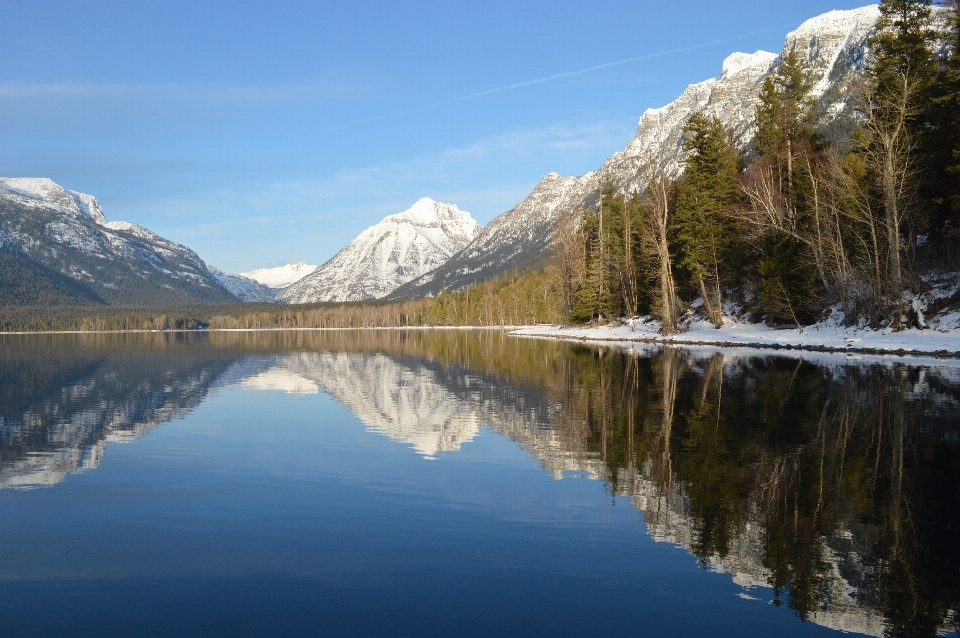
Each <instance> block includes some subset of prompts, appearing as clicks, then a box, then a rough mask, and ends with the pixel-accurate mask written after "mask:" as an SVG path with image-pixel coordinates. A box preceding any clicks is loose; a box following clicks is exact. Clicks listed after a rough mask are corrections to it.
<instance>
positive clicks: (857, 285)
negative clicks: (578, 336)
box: [554, 0, 960, 332]
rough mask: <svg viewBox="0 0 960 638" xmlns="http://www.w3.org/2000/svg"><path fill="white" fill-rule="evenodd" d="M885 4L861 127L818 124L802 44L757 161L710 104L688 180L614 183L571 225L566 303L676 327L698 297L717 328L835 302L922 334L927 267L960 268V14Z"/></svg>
mask: <svg viewBox="0 0 960 638" xmlns="http://www.w3.org/2000/svg"><path fill="white" fill-rule="evenodd" d="M880 11H881V19H880V23H879V24H878V27H879V28H880V30H879V31H878V33H877V35H875V36H874V37H872V38H871V40H870V46H871V48H872V55H871V57H870V59H869V60H868V62H867V65H866V69H865V72H864V74H863V77H862V80H861V81H860V82H859V83H858V84H857V85H856V86H855V91H854V92H853V94H852V95H850V98H849V99H850V101H851V102H852V104H853V106H854V107H855V108H854V112H855V117H853V118H851V119H850V122H849V127H848V128H849V133H848V134H846V135H836V127H834V130H833V131H832V132H831V133H832V135H831V137H830V139H827V137H826V136H824V135H823V134H822V132H821V131H818V130H817V128H816V127H815V126H814V123H815V122H816V121H817V115H818V114H817V111H816V103H815V101H814V100H812V99H811V98H810V94H811V89H812V82H811V79H810V72H809V69H807V68H806V66H805V59H804V57H803V56H802V55H800V53H799V52H798V51H796V50H793V51H787V52H785V53H784V54H783V57H782V60H781V64H779V65H778V67H777V70H776V72H775V74H773V75H771V76H768V77H767V78H766V79H765V81H764V83H763V86H762V90H761V94H760V101H759V103H758V105H757V107H756V109H755V113H754V115H755V121H756V127H757V133H756V137H755V139H754V142H753V145H752V148H751V149H750V152H749V153H748V154H747V155H746V156H741V155H739V154H738V153H737V151H736V150H735V148H734V146H733V144H732V141H731V136H730V132H729V131H727V130H725V129H724V127H723V124H722V123H721V122H720V120H719V119H718V118H716V117H710V116H706V115H704V114H702V113H699V112H698V113H694V114H693V116H691V117H690V118H689V120H688V121H687V124H686V127H685V133H686V135H685V137H684V141H683V145H684V150H685V151H687V153H688V154H687V159H686V161H685V162H684V167H683V168H684V172H683V174H682V175H681V176H680V177H679V178H677V179H669V178H667V177H666V176H663V175H661V176H659V177H656V178H655V179H653V180H652V182H651V183H650V184H649V186H648V187H647V188H646V190H645V191H644V192H634V193H629V194H627V195H626V196H624V194H623V193H617V192H616V191H615V188H614V185H613V184H612V183H610V182H606V183H604V184H603V185H602V187H601V190H602V197H601V198H600V204H599V205H598V207H597V208H596V209H595V210H585V211H583V212H582V214H581V215H580V216H579V218H577V219H575V220H572V221H569V222H567V223H561V224H560V227H559V228H558V229H557V231H556V232H557V234H556V236H555V242H554V245H555V247H556V248H557V256H556V258H557V264H558V266H557V267H558V270H559V273H560V287H561V290H562V295H561V296H562V300H563V313H564V314H566V315H568V316H569V317H570V318H571V319H573V320H578V321H587V320H591V319H603V318H606V317H615V316H622V315H632V314H635V313H646V312H651V313H653V314H654V315H655V316H656V317H657V318H658V319H660V320H661V322H662V324H663V330H664V332H671V331H675V330H677V329H678V326H679V323H680V320H681V317H682V316H683V313H684V312H685V310H686V309H687V308H689V307H690V306H691V304H693V303H694V302H696V303H697V305H698V307H699V309H700V311H701V312H703V313H704V314H705V315H706V316H708V317H709V318H710V319H711V320H712V321H713V322H714V323H715V324H716V325H718V326H719V325H720V324H721V323H722V316H723V314H724V312H725V309H726V310H728V311H729V310H730V309H731V308H734V307H735V308H737V309H739V310H740V311H741V312H743V313H744V314H749V316H751V317H752V318H754V319H756V320H761V319H762V320H766V321H768V322H772V323H795V324H809V323H812V322H814V321H816V320H818V319H819V318H821V317H822V316H823V315H824V313H825V312H833V313H842V315H838V316H840V317H842V321H844V322H846V323H857V322H860V323H864V324H866V325H871V326H873V327H888V326H889V327H892V328H894V329H897V328H902V327H908V326H911V325H914V326H917V327H923V317H922V311H920V310H919V309H918V308H917V306H916V303H915V299H916V296H917V295H918V294H919V293H920V292H921V291H922V289H923V288H924V286H925V285H927V284H926V282H925V276H927V275H930V274H931V273H936V272H944V271H956V270H957V267H958V265H960V261H958V246H960V186H958V185H960V52H958V45H960V12H958V8H957V3H956V2H952V3H951V5H950V6H949V7H947V8H946V9H944V10H940V11H938V12H936V13H935V12H934V10H933V8H932V7H931V3H930V1H929V0H886V1H884V2H883V3H881V5H880ZM701 303H702V306H700V304H701Z"/></svg>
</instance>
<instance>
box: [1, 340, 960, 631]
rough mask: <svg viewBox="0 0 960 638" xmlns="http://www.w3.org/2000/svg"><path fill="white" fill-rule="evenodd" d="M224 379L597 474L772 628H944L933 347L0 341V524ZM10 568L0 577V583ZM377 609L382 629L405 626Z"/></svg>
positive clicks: (956, 424) (944, 414)
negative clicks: (870, 352) (905, 350)
mask: <svg viewBox="0 0 960 638" xmlns="http://www.w3.org/2000/svg"><path fill="white" fill-rule="evenodd" d="M228 387H232V388H242V389H244V391H247V390H249V391H254V390H277V391H283V392H285V393H287V395H290V396H306V395H312V394H318V393H327V394H329V395H330V396H332V397H334V398H335V399H336V400H337V401H338V402H339V403H340V404H341V405H343V406H344V407H346V408H347V409H348V410H349V411H350V412H351V413H352V414H353V415H355V416H356V417H357V418H358V419H359V420H360V421H362V422H363V423H364V424H365V425H366V427H367V429H369V430H371V431H373V432H378V433H380V434H383V435H386V436H387V437H390V438H391V439H395V440H397V441H402V442H404V443H405V444H406V446H407V448H408V449H407V450H403V453H404V454H407V455H410V454H417V455H419V456H420V457H422V458H423V459H424V460H431V459H438V458H456V456H455V455H456V454H458V453H459V452H458V451H462V450H465V449H466V447H465V446H466V445H467V444H469V443H470V442H471V441H474V440H475V439H477V437H478V436H480V434H481V433H482V431H483V428H484V427H485V426H488V427H489V428H490V429H491V430H493V431H494V432H496V433H498V434H499V435H501V436H502V437H505V438H506V439H509V440H511V441H514V442H516V443H518V444H519V445H520V447H521V448H522V449H523V450H526V451H527V453H529V454H531V455H532V456H533V457H535V459H536V460H537V461H538V462H539V464H540V466H542V468H543V469H544V470H546V471H548V472H550V473H552V475H553V476H554V477H555V478H564V477H588V478H592V479H596V480H599V481H602V482H603V484H604V485H605V486H606V490H605V494H606V496H605V497H604V498H608V499H610V501H611V503H613V502H622V501H623V500H625V499H626V500H627V501H628V502H630V503H632V505H633V507H635V508H636V509H637V510H638V511H639V512H641V513H642V519H643V522H644V523H645V525H646V532H647V533H648V534H649V535H650V536H651V537H652V538H653V539H655V540H656V541H662V542H665V543H669V544H672V545H676V546H679V547H681V548H683V549H684V550H686V551H687V552H689V554H690V555H692V558H690V559H689V560H690V561H693V560H695V561H697V562H698V563H699V564H700V565H701V566H702V567H703V568H704V569H706V570H708V571H713V572H720V573H722V574H727V575H726V576H719V575H716V576H713V577H712V578H713V579H714V581H715V582H716V583H717V584H718V585H719V583H720V582H721V581H720V579H726V582H729V580H730V579H732V580H733V581H734V582H735V583H736V584H738V585H740V586H741V587H743V590H742V594H741V596H742V597H760V598H762V599H769V600H771V601H772V602H773V604H774V605H777V606H784V607H786V608H789V609H790V610H792V614H791V615H789V616H784V618H789V620H782V621H781V622H783V623H785V624H783V625H781V626H779V628H774V627H768V628H767V630H769V631H770V632H771V633H782V632H784V631H786V630H787V629H790V628H792V629H797V628H798V627H809V628H810V629H813V628H824V627H825V628H831V629H841V630H846V631H851V632H857V633H864V634H870V635H881V634H887V635H896V636H932V635H937V634H938V633H940V634H955V633H956V632H957V630H958V620H960V619H958V613H960V612H958V610H960V445H958V430H960V365H958V364H956V363H952V362H944V363H943V364H942V365H940V364H935V365H925V366H912V365H906V364H904V363H902V362H900V363H897V362H870V361H859V360H858V361H850V360H846V359H843V358H841V357H837V356H833V355H825V356H818V357H817V358H814V359H810V358H809V357H808V358H802V357H800V356H795V357H782V356H777V357H773V356H761V355H760V354H757V353H756V352H753V353H751V352H739V353H738V352H732V353H731V352H726V353H724V352H717V351H710V350H682V349H665V350H661V349H656V350H649V351H646V350H644V351H637V350H631V349H620V348H616V347H600V346H597V347H591V346H585V345H568V344H562V343H558V342H552V341H536V340H528V339H518V338H511V337H507V336H505V335H503V334H502V333H499V332H495V331H485V332H468V331H432V332H425V331H410V332H401V331H382V332H323V333H317V332H313V333H279V334H277V333H266V334H259V333H240V334H207V335H98V336H69V335H68V336H36V337H11V336H8V337H0V487H3V488H11V489H13V490H14V493H16V494H19V499H18V500H16V501H15V502H14V501H10V502H9V503H7V501H0V502H3V503H7V506H5V507H8V508H7V509H6V510H0V529H2V528H3V526H4V525H8V527H9V526H12V525H14V524H13V523H11V522H10V518H9V517H12V516H15V515H16V508H17V507H28V506H29V505H30V503H29V500H30V498H31V494H34V493H35V492H23V491H22V490H23V489H24V488H30V487H38V486H52V485H56V484H57V483H59V482H61V481H63V480H64V479H65V477H67V476H68V475H69V474H71V473H73V472H75V471H78V470H92V469H93V468H96V467H98V465H100V463H101V461H102V459H103V457H104V454H105V451H104V450H105V446H106V443H107V442H110V441H131V440H134V439H137V438H138V437H141V436H142V435H144V434H145V433H147V432H148V431H150V430H152V429H154V428H157V427H158V426H160V425H161V424H163V423H165V422H168V421H171V420H174V419H180V418H182V417H184V416H187V415H189V414H190V413H191V411H193V410H194V409H196V408H197V407H198V406H200V405H201V404H202V403H203V402H204V401H205V399H206V398H207V397H208V395H209V394H210V393H211V392H214V391H216V390H217V389H219V388H228ZM160 429H161V430H162V429H163V428H160ZM109 453H110V452H109V451H107V454H109ZM493 469H494V470H495V469H496V468H495V466H494V468H493ZM485 471H490V470H489V469H487V470H485ZM54 489H60V488H59V487H57V488H54ZM91 489H92V488H91ZM513 489H515V490H517V491H518V492H519V491H522V490H523V485H520V484H518V485H515V486H513ZM105 498H110V496H109V494H108V495H106V496H105ZM598 498H599V497H598ZM51 516H52V517H53V518H54V519H55V515H52V514H51ZM53 524H56V523H55V521H54V523H53ZM10 529H14V528H13V527H10ZM16 531H17V533H23V530H16ZM15 550H16V548H15V547H14V548H10V547H8V548H7V550H5V551H9V552H12V551H15ZM678 551H679V550H678ZM639 576H640V575H638V577H639ZM15 580H16V574H13V575H11V574H9V573H6V574H5V575H4V576H3V577H2V578H0V593H3V589H4V587H7V588H9V587H10V586H11V585H10V584H9V583H10V581H15ZM4 581H6V582H7V583H8V584H7V585H3V584H2V583H3V582H4ZM8 593H9V592H8ZM24 595H25V594H24ZM561 598H562V597H561ZM601 603H602V601H597V604H598V607H597V608H596V610H595V611H596V613H597V614H598V615H606V614H607V611H605V610H604V609H603V608H602V606H601ZM274 611H275V613H281V612H279V611H276V610H274ZM4 612H5V614H7V615H8V617H9V614H11V613H12V612H11V610H9V609H5V610H4ZM677 612H678V613H682V610H681V609H678V610H677ZM23 613H24V614H26V613H27V612H25V611H24V612H23ZM30 613H36V610H34V611H33V612H30ZM105 613H106V612H105ZM290 613H293V612H290ZM790 616H792V618H790ZM399 617H402V615H401V616H398V618H399ZM20 620H21V621H22V623H23V624H21V625H14V626H15V627H21V628H23V627H29V626H30V625H29V622H27V620H28V619H24V618H21V619H20ZM394 621H396V622H395V623H394V624H392V625H389V626H390V627H391V632H392V633H406V631H407V630H411V628H409V627H407V628H404V627H402V624H397V623H398V622H399V621H397V619H396V618H395V619H394ZM801 621H803V622H801ZM0 623H2V621H0ZM0 626H2V625H0ZM474 628H476V626H474ZM300 629H303V628H302V627H301V628H300ZM335 629H338V630H340V631H343V632H345V633H351V632H350V631H348V630H345V629H344V628H343V627H339V628H335ZM354 629H357V627H354ZM621 629H622V631H615V633H618V634H619V633H624V634H629V633H639V634H644V633H657V632H656V631H653V632H650V631H649V628H648V631H646V632H645V631H642V630H641V628H637V627H634V628H633V629H632V630H630V631H628V630H627V629H626V628H621ZM675 629H676V633H677V634H681V633H684V630H683V629H681V628H680V625H677V627H676V628H675ZM478 632H479V633H484V631H481V630H478ZM81 633H82V632H81ZM188 633H189V632H188ZM201 633H202V632H201ZM213 633H216V632H213ZM288 633H289V628H288ZM292 633H297V631H293V632H292ZM308 633H309V632H308ZM333 633H336V631H334V632H333ZM360 633H362V632H360ZM418 633H431V631H428V630H424V629H423V627H422V626H421V627H420V629H419V630H418ZM434 633H441V634H442V633H446V632H444V631H440V630H437V631H436V632H434ZM524 633H537V632H536V631H532V630H530V628H528V631H525V632H524ZM552 633H557V632H556V630H554V631H553V632H552ZM560 633H563V632H562V631H561V632H560ZM669 633H673V632H670V631H669V630H664V634H665V635H668V634H669ZM738 633H740V632H739V631H738V627H737V626H735V625H734V626H729V635H737V634H738Z"/></svg>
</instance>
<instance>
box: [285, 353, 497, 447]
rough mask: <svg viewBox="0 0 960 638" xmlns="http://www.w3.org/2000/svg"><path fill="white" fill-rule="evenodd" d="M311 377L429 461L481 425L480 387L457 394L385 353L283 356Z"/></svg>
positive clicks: (422, 369) (291, 368)
mask: <svg viewBox="0 0 960 638" xmlns="http://www.w3.org/2000/svg"><path fill="white" fill-rule="evenodd" d="M277 363H278V365H279V366H280V367H282V368H285V369H286V370H287V371H288V372H292V373H295V374H297V375H298V376H300V377H302V378H305V379H310V380H311V381H313V382H314V383H316V384H317V385H319V386H320V387H321V388H323V390H324V391H325V392H328V393H329V394H330V395H331V396H333V397H334V398H335V399H336V400H337V401H339V402H340V403H342V404H343V405H344V407H346V408H347V409H349V410H350V411H351V412H353V414H354V415H355V416H356V417H357V418H358V419H360V420H361V421H363V423H364V424H365V425H367V426H368V427H369V428H371V429H373V430H375V431H378V432H381V433H383V434H385V435H387V436H389V437H390V438H392V439H397V440H399V441H405V442H407V443H410V444H411V445H413V447H414V449H416V450H417V452H419V453H420V454H423V455H424V456H426V457H428V458H429V457H433V456H435V455H436V454H437V453H438V452H450V451H453V450H459V449H460V446H461V445H463V444H464V443H466V442H468V441H470V440H471V439H473V437H474V436H476V434H477V432H478V431H479V430H480V426H481V425H482V421H481V420H480V418H479V416H478V414H477V413H476V410H475V409H473V406H472V405H471V404H472V403H473V400H472V399H474V397H475V395H476V394H477V391H476V389H477V386H476V384H475V385H474V390H473V391H471V386H470V381H469V380H467V381H466V385H465V386H459V387H457V388H456V391H454V390H453V389H451V388H450V387H449V386H446V385H444V384H443V382H442V381H443V380H442V378H441V377H440V375H438V374H437V373H436V371H434V370H431V369H430V368H428V367H427V366H426V365H424V364H422V363H420V362H417V361H411V360H402V359H394V358H391V357H388V356H386V355H384V354H380V353H369V354H368V353H355V352H300V353H296V354H290V355H284V356H281V357H279V358H278V361H277Z"/></svg>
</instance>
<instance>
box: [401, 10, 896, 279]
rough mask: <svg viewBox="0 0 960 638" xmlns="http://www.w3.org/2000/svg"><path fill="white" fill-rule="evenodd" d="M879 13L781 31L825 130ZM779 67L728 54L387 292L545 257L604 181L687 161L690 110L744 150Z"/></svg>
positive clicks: (672, 173)
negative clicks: (590, 155)
mask: <svg viewBox="0 0 960 638" xmlns="http://www.w3.org/2000/svg"><path fill="white" fill-rule="evenodd" d="M879 15H880V13H879V9H878V8H877V6H876V5H871V6H867V7H863V8H860V9H853V10H849V11H831V12H829V13H825V14H823V15H821V16H817V17H815V18H811V19H810V20H807V21H806V22H804V23H803V24H801V25H800V26H799V27H798V28H797V29H796V30H794V31H792V32H791V33H789V34H788V35H787V37H786V41H785V43H784V50H788V49H791V48H793V47H796V48H798V49H799V50H800V51H801V52H802V53H804V54H805V57H806V59H807V64H808V66H809V68H810V70H811V71H812V73H813V79H814V81H815V83H816V84H815V87H814V93H815V95H816V97H817V98H818V99H819V101H820V109H821V111H822V112H823V114H824V116H823V118H822V119H821V122H820V126H821V128H822V129H824V130H825V131H828V130H829V129H830V127H831V126H837V125H841V126H842V122H843V119H844V118H843V117H842V116H845V115H849V114H850V113H851V107H850V105H849V104H848V99H849V93H850V89H851V87H852V85H853V81H854V78H855V76H856V75H857V74H858V73H859V71H860V70H861V69H862V66H863V62H864V56H865V51H866V44H867V38H868V37H869V36H870V35H872V34H873V33H874V32H875V29H876V22H877V18H878V17H879ZM778 64H779V56H778V55H776V54H773V53H768V52H766V51H757V52H756V53H734V54H732V55H730V56H728V57H727V58H726V60H724V62H723V66H722V69H721V75H720V77H718V78H712V79H709V80H705V81H703V82H699V83H696V84H691V85H690V86H689V87H687V89H686V90H685V91H684V92H683V94H681V95H680V97H679V98H677V99H676V100H675V101H674V102H671V103H670V104H668V105H666V106H664V107H661V108H657V109H647V111H646V112H644V114H643V115H642V116H641V118H640V121H639V123H638V125H637V132H636V135H635V136H634V138H633V139H632V140H631V141H630V142H629V143H628V144H627V146H626V148H625V149H624V150H623V151H619V152H617V153H614V154H613V155H611V156H610V157H609V158H608V159H607V161H606V162H605V163H604V165H603V166H602V167H601V168H600V169H599V170H595V171H590V172H588V173H586V174H584V175H581V176H573V177H561V176H560V175H557V174H556V173H550V174H549V175H547V176H546V177H544V178H543V180H542V181H541V182H540V183H539V184H538V185H537V186H536V188H535V189H534V190H533V192H532V193H531V194H530V195H529V196H527V198H526V199H524V200H523V201H522V202H520V203H519V204H517V206H516V207H514V208H513V209H512V210H509V211H507V212H506V213H504V214H502V215H500V216H499V217H497V218H496V219H494V220H493V221H492V222H490V223H489V224H488V225H487V227H486V228H484V229H483V231H482V232H481V233H480V234H479V235H478V236H477V238H476V239H475V240H474V241H473V242H472V243H471V244H470V245H469V246H467V248H465V249H464V250H463V252H461V253H460V254H458V255H455V256H454V257H453V258H452V259H450V260H449V261H448V262H446V263H445V264H443V266H441V267H440V268H438V269H437V270H435V271H432V272H429V273H427V274H425V275H423V276H422V277H419V278H418V279H416V280H413V281H410V282H409V283H407V284H405V285H404V286H402V287H400V288H398V289H397V290H396V291H394V292H393V293H392V294H391V295H390V297H391V298H416V297H422V296H426V295H435V294H437V293H439V292H440V290H441V289H442V288H446V289H448V290H459V289H461V288H464V287H466V286H469V285H470V284H472V283H474V282H475V281H482V280H484V279H487V278H489V277H492V276H494V275H496V274H498V273H501V272H504V271H506V270H508V269H510V268H511V267H513V266H516V265H519V264H523V263H530V262H531V260H536V259H537V258H540V257H543V256H545V255H546V253H547V251H548V250H549V247H550V233H551V232H552V229H553V228H554V226H555V224H556V220H557V219H559V216H560V215H564V214H566V215H570V214H575V213H576V212H577V211H579V210H580V209H582V208H583V207H595V206H596V202H597V192H598V187H599V182H600V179H601V178H611V179H613V180H614V182H615V183H616V184H617V187H618V190H619V191H620V192H633V191H643V190H644V189H645V188H646V186H647V184H648V183H649V181H650V179H651V178H652V177H653V176H655V175H657V174H661V173H662V174H665V175H666V176H668V177H676V176H677V175H679V174H680V173H681V171H682V164H683V160H684V159H685V158H684V155H683V150H682V148H681V141H682V137H683V126H684V124H685V123H686V121H687V120H688V119H689V117H690V115H692V114H693V113H694V112H695V111H703V112H704V113H705V114H706V115H716V116H717V117H718V118H720V120H721V121H722V122H723V123H724V125H725V126H726V127H727V129H728V130H730V131H731V133H732V135H733V139H734V142H735V144H736V146H737V148H738V149H739V150H740V151H741V152H743V153H746V152H748V151H749V150H750V144H751V141H752V139H753V136H754V132H755V125H754V121H753V113H754V106H755V105H756V103H757V100H758V96H759V90H760V86H761V84H762V83H763V80H764V78H765V77H766V76H767V75H768V74H769V73H771V72H772V71H774V70H775V69H776V67H777V65H778Z"/></svg>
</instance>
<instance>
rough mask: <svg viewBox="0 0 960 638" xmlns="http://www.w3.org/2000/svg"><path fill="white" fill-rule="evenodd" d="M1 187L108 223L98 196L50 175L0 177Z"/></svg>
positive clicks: (101, 223)
mask: <svg viewBox="0 0 960 638" xmlns="http://www.w3.org/2000/svg"><path fill="white" fill-rule="evenodd" d="M0 187H2V188H6V189H7V190H9V191H12V192H13V193H15V194H16V195H19V196H21V197H25V198H27V199H31V200H35V201H37V202H43V203H45V204H52V205H53V206H56V207H57V208H59V209H60V210H62V211H63V212H66V213H68V214H70V215H73V216H78V215H83V216H84V217H89V218H90V219H92V220H93V221H94V222H96V223H97V224H100V225H104V224H106V223H107V220H106V218H105V217H104V216H103V210H101V208H100V202H98V201H97V198H96V197H94V196H93V195H87V194H85V193H78V192H76V191H71V190H67V189H65V188H64V187H63V186H60V184H57V183H56V182H54V181H53V180H52V179H50V178H48V177H0Z"/></svg>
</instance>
